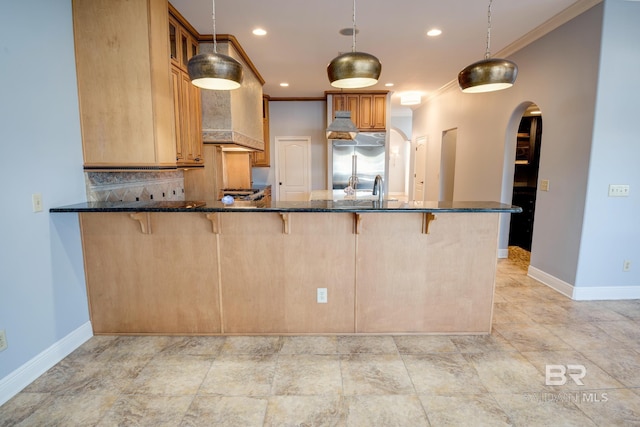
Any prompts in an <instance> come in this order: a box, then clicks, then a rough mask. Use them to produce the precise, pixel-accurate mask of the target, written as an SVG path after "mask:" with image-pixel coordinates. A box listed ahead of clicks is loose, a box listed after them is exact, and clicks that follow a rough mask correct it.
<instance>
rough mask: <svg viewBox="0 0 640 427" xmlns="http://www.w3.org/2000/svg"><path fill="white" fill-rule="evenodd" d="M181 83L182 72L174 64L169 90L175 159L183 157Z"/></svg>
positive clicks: (179, 159)
mask: <svg viewBox="0 0 640 427" xmlns="http://www.w3.org/2000/svg"><path fill="white" fill-rule="evenodd" d="M181 85H182V73H181V72H180V70H179V69H178V68H177V67H176V66H172V67H171V90H172V93H173V119H174V122H175V129H176V161H178V162H180V161H182V160H183V159H184V149H183V147H182V144H183V140H182V119H181V117H182V99H181V96H180V93H181V90H180V89H181Z"/></svg>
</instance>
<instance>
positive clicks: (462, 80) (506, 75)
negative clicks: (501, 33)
mask: <svg viewBox="0 0 640 427" xmlns="http://www.w3.org/2000/svg"><path fill="white" fill-rule="evenodd" d="M492 1H493V0H489V9H488V11H487V48H486V51H485V54H484V59H483V60H481V61H478V62H474V63H473V64H471V65H468V66H466V67H465V68H464V69H463V70H462V71H460V72H459V73H458V85H459V86H460V89H461V90H462V91H463V92H465V93H480V92H493V91H496V90H502V89H507V88H510V87H511V86H513V84H514V83H515V81H516V77H517V76H518V66H517V65H516V64H515V63H514V62H511V61H509V60H506V59H498V58H491V53H490V47H491V3H492Z"/></svg>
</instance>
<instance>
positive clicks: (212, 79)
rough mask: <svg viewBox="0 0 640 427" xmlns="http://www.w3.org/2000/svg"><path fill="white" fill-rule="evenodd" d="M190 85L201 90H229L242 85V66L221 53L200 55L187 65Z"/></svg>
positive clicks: (192, 58)
mask: <svg viewBox="0 0 640 427" xmlns="http://www.w3.org/2000/svg"><path fill="white" fill-rule="evenodd" d="M187 70H188V71H189V78H190V79H191V83H193V84H194V85H195V86H198V87H200V88H202V89H213V90H231V89H237V88H239V87H240V84H241V83H242V77H243V73H242V64H240V63H239V62H238V61H236V60H235V59H233V58H232V57H230V56H227V55H223V54H221V53H200V54H198V55H195V56H193V57H191V59H190V60H189V63H188V64H187Z"/></svg>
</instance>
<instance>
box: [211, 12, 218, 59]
mask: <svg viewBox="0 0 640 427" xmlns="http://www.w3.org/2000/svg"><path fill="white" fill-rule="evenodd" d="M211 3H212V8H211V10H212V12H211V20H212V21H213V53H218V40H217V37H216V0H211Z"/></svg>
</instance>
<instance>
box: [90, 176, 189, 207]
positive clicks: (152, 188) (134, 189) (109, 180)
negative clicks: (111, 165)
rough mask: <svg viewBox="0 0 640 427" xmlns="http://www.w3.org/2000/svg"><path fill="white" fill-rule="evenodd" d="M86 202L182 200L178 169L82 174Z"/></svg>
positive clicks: (182, 191)
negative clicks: (85, 188) (83, 175)
mask: <svg viewBox="0 0 640 427" xmlns="http://www.w3.org/2000/svg"><path fill="white" fill-rule="evenodd" d="M85 182H86V186H87V201H89V202H119V201H123V202H135V201H144V200H158V201H161V200H184V175H183V171H181V170H177V171H176V170H173V171H166V172H165V171H162V172H85Z"/></svg>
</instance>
